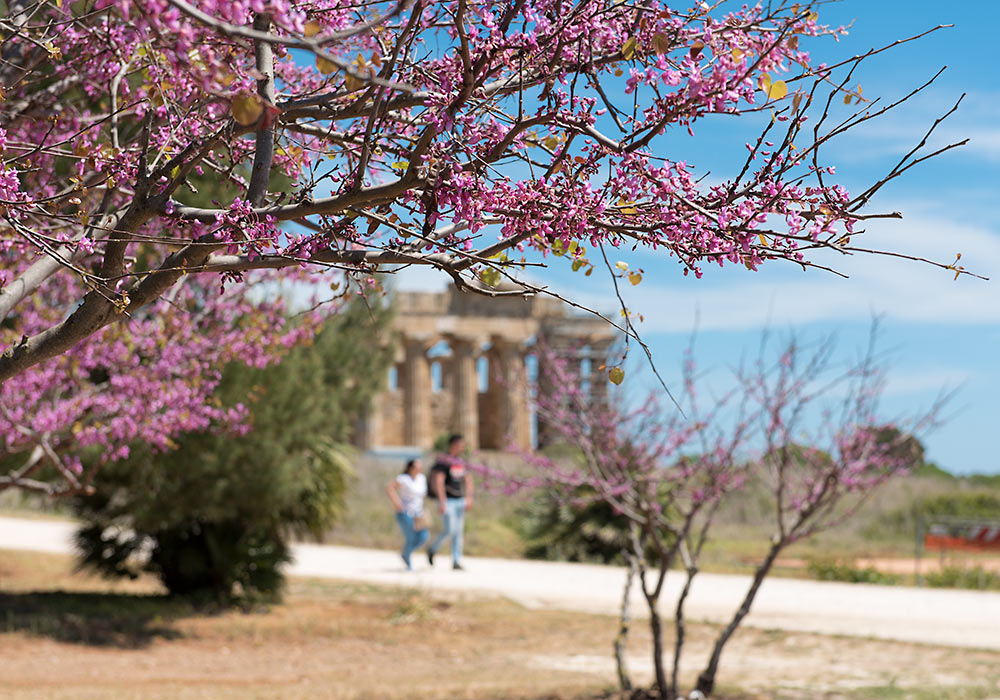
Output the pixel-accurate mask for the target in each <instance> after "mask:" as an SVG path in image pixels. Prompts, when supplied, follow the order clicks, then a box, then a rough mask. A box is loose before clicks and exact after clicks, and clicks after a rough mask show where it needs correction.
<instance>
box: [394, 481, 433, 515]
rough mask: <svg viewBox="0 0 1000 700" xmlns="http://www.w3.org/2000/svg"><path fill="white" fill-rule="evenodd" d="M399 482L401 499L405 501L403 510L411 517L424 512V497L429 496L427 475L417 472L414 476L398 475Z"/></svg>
mask: <svg viewBox="0 0 1000 700" xmlns="http://www.w3.org/2000/svg"><path fill="white" fill-rule="evenodd" d="M396 483H397V484H399V490H398V493H399V500H401V501H402V502H403V512H404V513H406V514H407V515H409V516H410V517H414V518H415V517H417V516H418V515H420V514H421V513H423V512H424V499H425V498H426V497H427V477H426V476H424V475H423V474H419V473H418V474H417V476H416V477H415V478H414V477H412V476H410V475H409V474H400V475H399V476H397V477H396Z"/></svg>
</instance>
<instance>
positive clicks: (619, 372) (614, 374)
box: [608, 367, 625, 386]
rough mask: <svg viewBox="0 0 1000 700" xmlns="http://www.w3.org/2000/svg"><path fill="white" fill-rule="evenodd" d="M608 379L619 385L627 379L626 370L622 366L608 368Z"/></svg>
mask: <svg viewBox="0 0 1000 700" xmlns="http://www.w3.org/2000/svg"><path fill="white" fill-rule="evenodd" d="M608 381H609V382H611V383H612V384H614V385H616V386H618V385H620V384H621V383H622V382H623V381H625V370H623V369H622V368H621V367H612V368H611V369H610V370H608Z"/></svg>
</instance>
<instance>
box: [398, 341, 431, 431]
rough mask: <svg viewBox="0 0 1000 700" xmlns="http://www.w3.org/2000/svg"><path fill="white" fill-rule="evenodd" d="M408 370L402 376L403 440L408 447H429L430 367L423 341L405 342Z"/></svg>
mask: <svg viewBox="0 0 1000 700" xmlns="http://www.w3.org/2000/svg"><path fill="white" fill-rule="evenodd" d="M405 350H406V371H405V372H404V377H403V440H404V442H405V443H406V444H407V445H413V446H414V447H420V448H427V447H430V446H431V443H432V442H433V441H434V437H433V436H432V435H431V365H430V362H428V361H427V347H426V344H425V342H424V341H423V340H420V339H417V338H407V339H406V340H405Z"/></svg>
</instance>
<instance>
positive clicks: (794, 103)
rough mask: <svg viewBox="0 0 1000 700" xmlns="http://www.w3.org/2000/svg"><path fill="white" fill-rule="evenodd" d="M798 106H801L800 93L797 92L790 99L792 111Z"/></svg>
mask: <svg viewBox="0 0 1000 700" xmlns="http://www.w3.org/2000/svg"><path fill="white" fill-rule="evenodd" d="M800 104H802V93H801V92H797V93H795V97H793V98H792V109H798V108H799V105H800Z"/></svg>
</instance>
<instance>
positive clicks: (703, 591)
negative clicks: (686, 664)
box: [0, 517, 1000, 650]
mask: <svg viewBox="0 0 1000 700" xmlns="http://www.w3.org/2000/svg"><path fill="white" fill-rule="evenodd" d="M72 528H73V525H72V523H69V522H60V521H41V520H25V519H19V518H3V517H0V548H8V549H26V550H38V551H47V552H55V553H65V552H68V551H70V539H69V538H70V534H71V532H72ZM294 552H295V562H294V564H292V566H291V567H290V570H289V573H290V574H292V575H295V576H311V577H318V578H332V579H344V580H353V581H365V582H369V583H378V584H389V585H396V586H407V587H413V588H417V589H419V590H424V591H427V592H431V593H438V592H443V591H448V592H468V593H475V594H489V595H501V596H505V597H508V598H510V599H512V600H514V601H516V602H518V603H520V604H522V605H525V606H528V607H545V608H555V609H561V610H571V611H579V612H592V613H614V612H616V610H617V607H618V604H619V600H620V596H621V587H622V585H623V582H624V572H623V570H622V569H620V568H617V567H609V566H592V565H585V564H567V563H559V562H537V561H519V560H505V559H485V558H469V559H468V560H467V561H466V565H467V568H468V570H467V571H464V572H453V571H451V570H450V567H449V566H448V560H447V558H446V557H442V560H443V561H440V562H439V563H438V566H437V567H436V568H435V569H433V570H431V569H429V568H426V562H425V561H424V562H421V563H422V564H423V566H424V568H423V569H420V570H418V571H416V572H406V571H404V570H403V567H402V563H401V562H400V561H399V558H398V555H397V554H396V553H394V552H386V551H379V550H368V549H357V548H351V547H336V546H326V545H308V544H301V545H296V547H295V550H294ZM680 585H681V579H680V577H679V576H676V575H675V576H672V577H668V584H667V587H666V591H665V593H664V600H663V605H664V609H665V610H670V609H672V607H673V603H674V601H675V600H676V596H677V595H678V593H679V591H680ZM748 585H749V578H748V577H746V576H727V575H718V574H701V575H700V576H699V577H698V578H697V579H696V582H695V585H694V587H693V589H692V591H691V594H690V596H689V602H688V616H689V618H690V619H692V620H697V621H706V622H716V623H717V622H724V621H726V620H727V619H728V617H729V616H730V615H731V614H732V611H733V610H734V609H735V608H736V607H737V606H738V604H739V601H740V600H741V598H742V596H743V594H744V593H745V591H746V588H747V586H748ZM633 596H634V600H635V610H636V612H640V611H641V604H640V602H639V598H638V596H637V595H636V594H635V592H634V593H633ZM746 624H748V625H750V626H753V627H756V628H759V629H765V630H767V629H780V630H786V631H792V632H813V633H820V634H835V635H846V636H853V637H872V638H878V639H891V640H899V641H906V642H918V643H924V644H934V645H946V646H954V647H965V648H980V649H993V650H1000V594H998V593H987V592H978V591H956V590H940V589H920V588H907V587H902V586H873V585H865V584H843V583H828V582H818V581H803V580H792V579H769V580H768V581H766V582H765V583H764V585H763V587H762V588H761V590H760V593H759V595H758V597H757V600H756V602H755V603H754V608H753V612H752V613H751V614H750V616H749V618H748V619H747V621H746Z"/></svg>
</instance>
